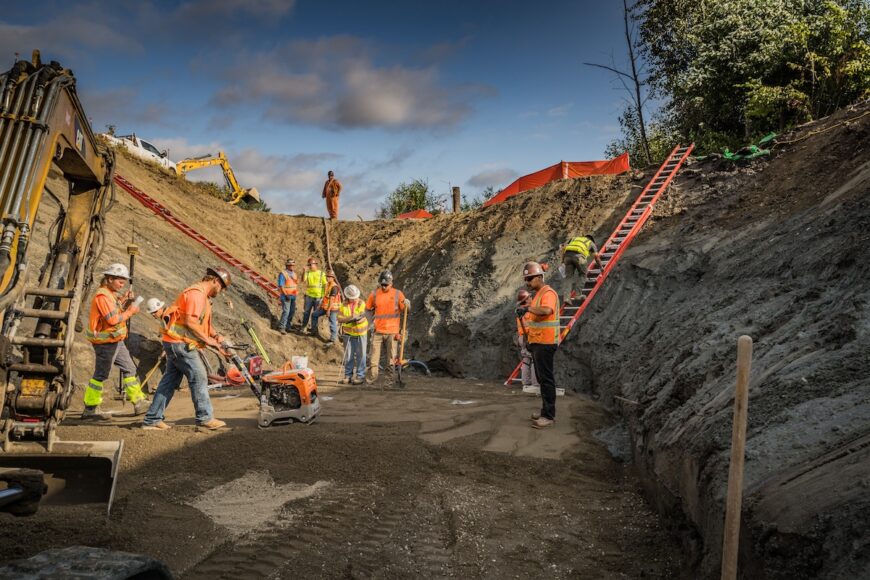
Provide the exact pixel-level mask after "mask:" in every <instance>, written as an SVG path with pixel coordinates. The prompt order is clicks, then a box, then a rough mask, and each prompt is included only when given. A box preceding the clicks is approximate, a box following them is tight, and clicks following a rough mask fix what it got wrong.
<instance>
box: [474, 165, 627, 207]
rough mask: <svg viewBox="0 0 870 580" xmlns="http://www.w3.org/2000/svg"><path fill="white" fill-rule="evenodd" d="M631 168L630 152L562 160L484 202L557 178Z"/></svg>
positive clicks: (524, 177)
mask: <svg viewBox="0 0 870 580" xmlns="http://www.w3.org/2000/svg"><path fill="white" fill-rule="evenodd" d="M629 169H631V165H629V162H628V153H623V154H622V155H620V156H619V157H615V158H613V159H609V160H604V161H560V162H559V163H557V164H555V165H551V166H550V167H547V168H545V169H541V170H540V171H536V172H535V173H530V174H528V175H524V176H522V177H520V178H519V179H517V180H516V181H514V182H513V183H511V184H510V185H508V186H507V187H505V188H504V189H502V190H501V191H500V192H499V193H498V195H496V196H495V197H493V198H492V199H490V200H488V201H487V202H486V203H484V204H483V207H489V206H491V205H495V204H497V203H501V202H503V201H504V200H506V199H508V198H509V197H513V196H515V195H516V194H518V193H522V192H524V191H528V190H530V189H535V188H536V187H541V186H542V185H546V184H548V183H550V182H551V181H556V180H557V179H571V178H576V177H588V176H590V175H619V174H620V173H624V172H626V171H628V170H629Z"/></svg>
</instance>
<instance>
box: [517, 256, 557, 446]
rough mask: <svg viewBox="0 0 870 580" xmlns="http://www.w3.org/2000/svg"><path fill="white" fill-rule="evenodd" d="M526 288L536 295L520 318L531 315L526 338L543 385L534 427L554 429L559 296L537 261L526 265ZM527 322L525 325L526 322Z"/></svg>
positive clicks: (525, 307)
mask: <svg viewBox="0 0 870 580" xmlns="http://www.w3.org/2000/svg"><path fill="white" fill-rule="evenodd" d="M523 278H524V279H525V281H526V286H527V287H528V288H529V290H530V291H531V292H534V293H535V297H534V298H532V301H531V303H530V304H529V305H528V306H519V307H517V310H516V315H517V318H523V317H525V315H526V314H530V315H531V316H530V317H529V322H528V325H527V326H526V335H527V336H528V340H529V346H528V348H529V350H530V351H531V353H532V360H533V361H534V365H535V374H536V375H537V377H538V382H539V383H540V384H541V412H540V413H533V414H532V421H533V423H532V427H534V428H535V429H544V428H546V427H552V426H553V424H554V423H555V421H556V378H555V375H554V372H553V360H554V358H555V356H556V348H557V347H558V345H559V296H558V295H557V294H556V291H555V290H553V289H552V288H550V287H549V286H547V285H546V284H544V269H543V268H541V265H540V264H539V263H537V262H527V263H526V264H525V266H523ZM524 323H525V322H524Z"/></svg>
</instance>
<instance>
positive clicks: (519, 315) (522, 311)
mask: <svg viewBox="0 0 870 580" xmlns="http://www.w3.org/2000/svg"><path fill="white" fill-rule="evenodd" d="M528 311H529V307H528V306H520V307H518V308H517V309H516V311H515V312H516V313H517V318H522V317H523V316H525V315H526V313H527V312H528Z"/></svg>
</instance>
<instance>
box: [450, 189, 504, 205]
mask: <svg viewBox="0 0 870 580" xmlns="http://www.w3.org/2000/svg"><path fill="white" fill-rule="evenodd" d="M500 192H501V190H498V191H496V189H495V187H493V186H491V185H490V186H488V187H486V188H484V190H483V191H481V192H480V195H479V196H475V197H473V198H471V199H468V197H466V195H465V194H464V193H463V194H462V204H461V205H460V209H461V210H462V211H472V210H475V209H478V208H480V207H481V206H483V204H484V203H486V202H487V201H489V200H490V199H492V198H493V197H495V196H496V195H497V194H498V193H500Z"/></svg>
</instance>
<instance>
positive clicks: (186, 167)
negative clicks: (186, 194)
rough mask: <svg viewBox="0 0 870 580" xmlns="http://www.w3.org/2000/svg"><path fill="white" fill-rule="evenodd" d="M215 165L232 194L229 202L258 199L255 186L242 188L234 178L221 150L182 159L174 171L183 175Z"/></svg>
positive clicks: (258, 194)
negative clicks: (214, 153) (222, 173)
mask: <svg viewBox="0 0 870 580" xmlns="http://www.w3.org/2000/svg"><path fill="white" fill-rule="evenodd" d="M215 165H220V168H221V169H222V170H223V172H224V180H225V181H226V183H227V188H228V189H229V190H230V193H231V195H232V199H231V200H230V203H231V204H233V205H235V204H237V203H239V202H240V201H260V192H258V191H257V188H256V187H251V188H250V189H242V186H241V185H239V181H238V180H237V179H236V174H235V172H233V168H232V166H231V165H230V161H229V159H227V156H226V155H225V154H224V152H223V151H218V154H217V155H211V154H208V155H200V156H199V157H191V158H189V159H182V160H181V161H179V162H178V163H176V164H175V171H176V172H177V173H178V175H185V174H186V173H187V172H188V171H190V170H192V169H202V168H203V167H214V166H215Z"/></svg>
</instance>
